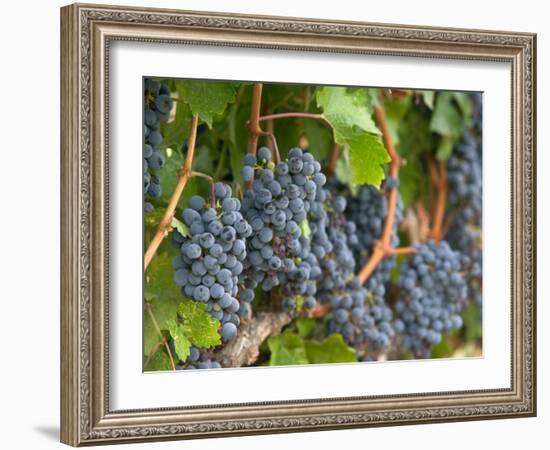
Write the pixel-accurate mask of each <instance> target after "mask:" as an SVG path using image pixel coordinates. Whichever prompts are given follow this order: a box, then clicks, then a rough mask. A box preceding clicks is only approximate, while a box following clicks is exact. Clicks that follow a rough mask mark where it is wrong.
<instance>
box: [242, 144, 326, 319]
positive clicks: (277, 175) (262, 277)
mask: <svg viewBox="0 0 550 450" xmlns="http://www.w3.org/2000/svg"><path fill="white" fill-rule="evenodd" d="M272 159H273V158H272V154H271V151H270V150H269V148H267V147H261V148H259V149H258V152H257V155H256V156H255V155H252V154H248V155H246V157H245V161H244V167H243V168H242V170H241V177H242V179H243V180H244V181H245V182H248V183H251V188H250V189H248V190H247V191H246V192H245V193H244V197H243V210H244V214H245V218H246V220H247V221H248V222H249V223H250V225H251V227H252V230H253V232H252V236H251V237H250V238H249V239H248V240H247V252H248V257H247V258H246V260H245V261H244V265H245V267H244V268H245V276H244V283H245V287H246V288H247V292H248V291H250V294H247V295H249V296H250V297H252V298H253V296H254V291H253V290H254V289H256V287H257V286H261V289H262V290H263V291H265V292H269V291H276V294H277V295H278V296H279V297H280V299H281V306H282V309H284V310H286V311H293V310H296V309H300V308H301V307H303V308H305V309H311V308H313V307H314V306H315V304H316V300H315V292H316V286H315V281H314V280H316V279H317V278H318V277H319V276H320V274H321V270H320V268H319V265H318V261H317V258H316V257H315V255H314V254H313V253H312V252H311V248H310V243H309V237H307V236H305V234H304V231H303V227H304V226H305V225H306V224H307V215H308V212H309V211H310V210H311V208H312V205H313V204H314V203H315V202H316V198H317V192H318V191H319V190H321V189H322V187H323V185H324V184H325V182H326V177H325V175H324V174H323V173H322V172H321V165H320V164H319V162H317V161H315V158H314V157H313V155H312V154H311V153H309V152H305V151H303V150H302V149H300V148H297V147H296V148H292V149H290V150H289V151H288V157H287V159H286V160H284V161H279V162H277V163H275V162H274V161H273V160H272Z"/></svg>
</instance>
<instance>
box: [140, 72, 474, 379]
mask: <svg viewBox="0 0 550 450" xmlns="http://www.w3.org/2000/svg"><path fill="white" fill-rule="evenodd" d="M142 94H143V98H144V112H143V118H144V119H143V120H144V138H143V139H144V140H143V144H144V145H143V155H142V156H143V161H144V189H143V196H144V214H143V227H144V242H143V245H144V254H145V255H146V256H145V270H144V298H143V302H144V314H143V361H144V370H146V371H157V370H189V369H214V368H220V367H225V366H228V365H231V366H260V365H271V366H273V365H293V364H318V363H351V362H362V361H376V360H385V359H410V358H441V357H453V356H473V355H478V354H480V351H481V297H482V296H481V291H482V277H481V274H482V271H481V266H482V251H481V248H482V242H481V206H482V205H481V188H482V183H481V174H482V167H481V160H482V158H481V129H482V126H481V95H480V94H476V93H466V92H447V91H445V92H438V91H413V90H405V89H389V88H362V87H342V86H310V85H292V84H263V85H261V84H258V83H240V82H221V81H206V80H180V79H151V78H146V79H144V88H143V93H142ZM180 188H183V189H180ZM266 317H268V318H269V317H272V318H274V320H272V321H270V320H266ZM275 318H276V320H275ZM275 324H277V326H275ZM281 324H282V327H281V326H280V325H281ZM239 342H241V343H242V346H245V347H246V348H247V349H248V350H252V351H246V352H239V345H236V343H239ZM244 354H246V355H247V356H246V357H245V356H244ZM250 355H253V356H250ZM227 361H230V362H231V363H230V364H228V363H227Z"/></svg>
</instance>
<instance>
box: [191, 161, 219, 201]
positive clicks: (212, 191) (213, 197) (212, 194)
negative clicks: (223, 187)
mask: <svg viewBox="0 0 550 450" xmlns="http://www.w3.org/2000/svg"><path fill="white" fill-rule="evenodd" d="M191 177H199V178H204V179H205V180H206V181H208V184H209V186H210V205H211V206H212V208H215V207H216V189H215V187H214V178H212V177H211V176H210V175H207V174H205V173H202V172H197V171H195V170H193V171H192V172H191V173H190V174H189V178H191Z"/></svg>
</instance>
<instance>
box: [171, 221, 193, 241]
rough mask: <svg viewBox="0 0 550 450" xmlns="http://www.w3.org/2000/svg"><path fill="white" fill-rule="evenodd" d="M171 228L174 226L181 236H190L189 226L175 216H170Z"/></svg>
mask: <svg viewBox="0 0 550 450" xmlns="http://www.w3.org/2000/svg"><path fill="white" fill-rule="evenodd" d="M171 225H172V228H175V229H176V230H178V232H179V234H181V235H182V236H183V237H191V232H190V231H189V227H188V226H187V225H185V224H184V223H183V222H182V221H181V220H179V219H176V218H175V217H172V222H171Z"/></svg>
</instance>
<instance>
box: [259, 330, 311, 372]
mask: <svg viewBox="0 0 550 450" xmlns="http://www.w3.org/2000/svg"><path fill="white" fill-rule="evenodd" d="M267 346H268V348H269V350H270V352H271V358H270V360H269V365H270V366H289V365H294V364H308V363H309V360H308V359H307V355H306V348H305V345H304V341H303V340H302V338H301V337H300V336H298V335H297V334H294V333H292V332H291V331H289V330H287V331H284V332H282V333H281V334H279V335H277V336H270V337H269V338H268V340H267Z"/></svg>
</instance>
